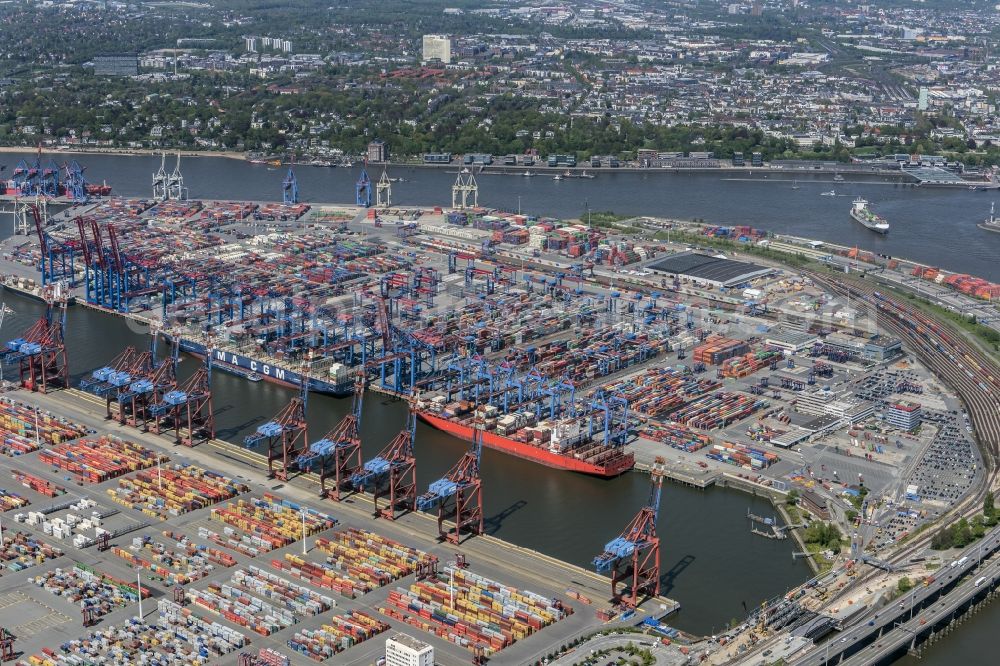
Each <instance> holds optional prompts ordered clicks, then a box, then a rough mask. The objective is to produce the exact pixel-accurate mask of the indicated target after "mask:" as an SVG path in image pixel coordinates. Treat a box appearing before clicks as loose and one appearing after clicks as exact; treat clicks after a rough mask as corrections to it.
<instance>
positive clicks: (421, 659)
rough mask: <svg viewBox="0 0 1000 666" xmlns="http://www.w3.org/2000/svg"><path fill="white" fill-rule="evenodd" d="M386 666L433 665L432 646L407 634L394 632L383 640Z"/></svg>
mask: <svg viewBox="0 0 1000 666" xmlns="http://www.w3.org/2000/svg"><path fill="white" fill-rule="evenodd" d="M385 665H386V666H434V648H433V647H432V646H430V645H428V644H427V643H424V642H423V641H419V640H417V639H416V638H414V637H413V636H410V635H409V634H395V635H394V636H391V637H389V638H388V639H386V641H385Z"/></svg>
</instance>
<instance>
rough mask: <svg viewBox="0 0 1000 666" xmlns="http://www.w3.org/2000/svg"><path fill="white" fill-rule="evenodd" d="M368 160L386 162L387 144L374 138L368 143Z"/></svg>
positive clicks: (387, 155)
mask: <svg viewBox="0 0 1000 666" xmlns="http://www.w3.org/2000/svg"><path fill="white" fill-rule="evenodd" d="M368 161H369V162H388V161H389V146H388V145H386V143H385V141H383V140H382V139H375V140H374V141H372V142H371V143H369V144H368Z"/></svg>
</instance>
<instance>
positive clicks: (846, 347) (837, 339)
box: [823, 333, 903, 363]
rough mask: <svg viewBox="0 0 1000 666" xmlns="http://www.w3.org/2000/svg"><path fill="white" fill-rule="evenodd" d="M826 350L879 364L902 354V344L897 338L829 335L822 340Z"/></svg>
mask: <svg viewBox="0 0 1000 666" xmlns="http://www.w3.org/2000/svg"><path fill="white" fill-rule="evenodd" d="M823 347H824V349H826V350H832V351H838V352H842V353H845V354H847V355H848V356H851V357H853V358H859V359H862V360H864V361H873V362H875V363H881V362H883V361H888V360H890V359H893V358H895V357H896V356H899V355H900V354H902V353H903V343H902V342H900V341H899V340H898V339H897V338H890V337H887V336H884V335H873V336H872V337H870V338H855V337H851V336H849V335H843V334H840V333H831V334H830V335H828V336H826V338H825V339H824V340H823Z"/></svg>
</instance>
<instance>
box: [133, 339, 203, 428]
mask: <svg viewBox="0 0 1000 666" xmlns="http://www.w3.org/2000/svg"><path fill="white" fill-rule="evenodd" d="M175 349H176V344H175ZM149 411H150V414H151V415H152V416H153V418H154V421H153V431H154V432H155V433H156V434H161V433H162V432H165V430H167V429H171V428H172V429H173V431H174V443H176V444H181V445H183V446H195V445H196V444H198V443H199V442H207V441H210V440H212V439H214V438H215V412H214V410H213V409H212V354H211V351H209V353H208V354H205V363H204V364H203V365H202V366H201V367H199V368H198V370H196V371H195V373H194V374H193V375H191V376H190V377H189V378H188V380H187V381H186V382H184V384H182V385H180V386H178V387H176V388H175V389H174V390H172V391H167V392H166V393H164V394H163V397H162V398H161V399H160V401H159V402H158V403H156V404H155V405H153V406H152V407H150V410H149Z"/></svg>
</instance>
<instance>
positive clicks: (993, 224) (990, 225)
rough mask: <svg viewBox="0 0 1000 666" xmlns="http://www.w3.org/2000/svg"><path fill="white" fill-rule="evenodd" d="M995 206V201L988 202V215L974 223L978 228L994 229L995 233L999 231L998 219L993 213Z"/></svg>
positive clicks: (999, 223) (999, 221)
mask: <svg viewBox="0 0 1000 666" xmlns="http://www.w3.org/2000/svg"><path fill="white" fill-rule="evenodd" d="M995 206H996V202H993V203H991V204H990V216H989V217H988V218H986V219H985V220H983V221H982V222H980V223H979V224H977V225H976V226H977V227H979V228H980V229H985V230H986V231H994V232H996V233H1000V220H998V219H997V217H996V215H994V207H995Z"/></svg>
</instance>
